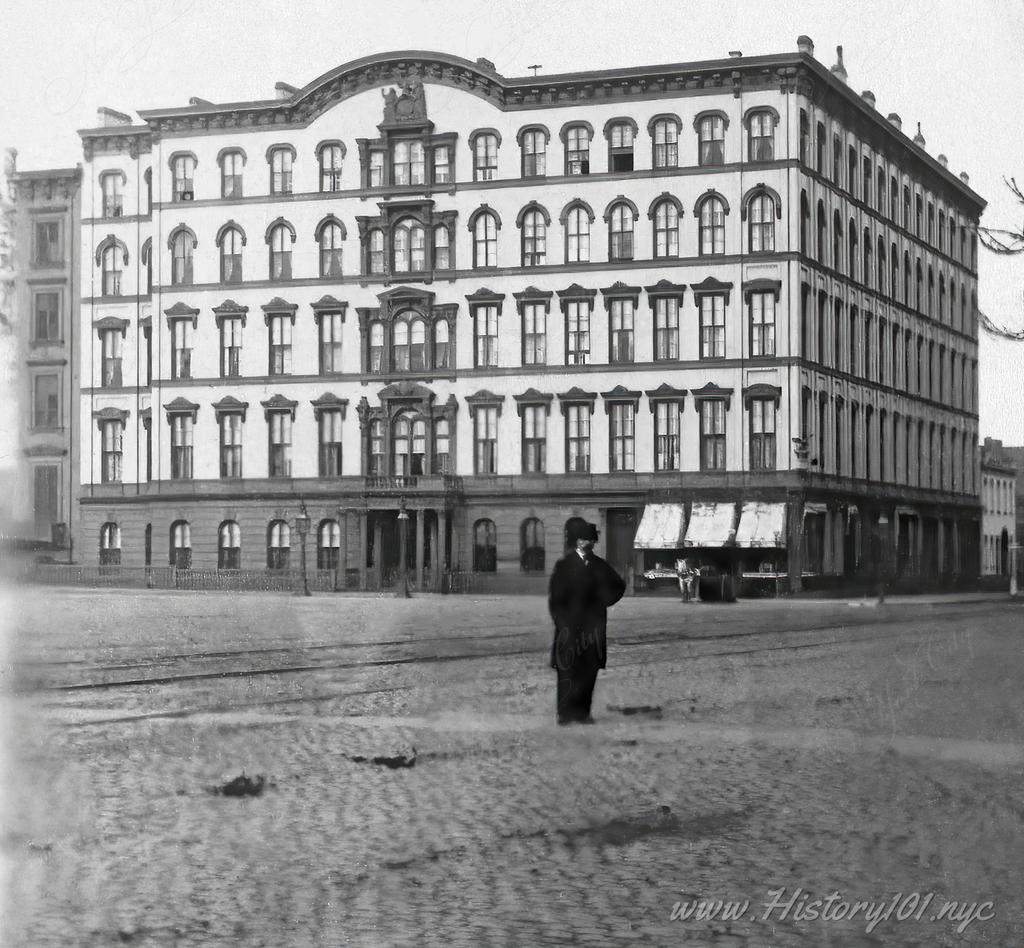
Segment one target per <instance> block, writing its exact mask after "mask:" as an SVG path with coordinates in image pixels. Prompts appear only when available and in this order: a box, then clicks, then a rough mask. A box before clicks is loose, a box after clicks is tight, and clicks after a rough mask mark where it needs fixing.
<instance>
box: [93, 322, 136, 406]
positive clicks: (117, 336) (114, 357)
mask: <svg viewBox="0 0 1024 948" xmlns="http://www.w3.org/2000/svg"><path fill="white" fill-rule="evenodd" d="M93 326H94V327H95V329H96V332H97V333H98V335H99V340H100V388H120V387H121V385H122V384H123V382H122V376H121V345H122V340H123V339H124V337H125V334H126V333H127V331H128V320H127V319H118V318H117V317H116V316H104V317H103V319H98V320H96V322H95V323H93Z"/></svg>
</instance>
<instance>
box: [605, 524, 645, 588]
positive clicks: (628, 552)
mask: <svg viewBox="0 0 1024 948" xmlns="http://www.w3.org/2000/svg"><path fill="white" fill-rule="evenodd" d="M607 523H608V526H607V530H608V535H607V536H606V537H605V538H604V541H605V554H606V555H605V559H606V560H607V561H608V563H609V564H610V565H611V567H612V569H614V570H615V572H616V573H618V574H619V575H620V576H621V577H622V578H623V579H625V580H626V581H627V584H628V582H629V576H630V573H631V572H632V568H633V539H634V538H635V537H636V528H637V524H638V520H637V513H636V511H635V510H634V509H633V508H632V507H623V508H614V507H612V508H609V509H608V517H607Z"/></svg>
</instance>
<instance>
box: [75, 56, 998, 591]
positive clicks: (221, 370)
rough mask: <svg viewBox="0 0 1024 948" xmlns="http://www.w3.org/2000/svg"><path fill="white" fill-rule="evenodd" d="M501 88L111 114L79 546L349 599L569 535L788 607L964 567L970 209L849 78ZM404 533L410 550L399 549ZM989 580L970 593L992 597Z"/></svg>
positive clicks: (90, 256) (421, 69)
mask: <svg viewBox="0 0 1024 948" xmlns="http://www.w3.org/2000/svg"><path fill="white" fill-rule="evenodd" d="M799 45H800V49H799V51H797V52H793V53H784V54H778V55H769V56H756V57H745V56H744V57H741V56H739V55H731V56H730V57H729V58H727V59H720V60H713V61H709V62H700V63H686V64H675V65H668V66H641V67H632V68H627V69H616V70H604V71H598V72H587V73H574V74H565V75H542V76H536V77H526V78H517V79H509V78H505V77H503V76H501V75H499V74H498V73H497V72H496V70H495V68H494V66H493V65H492V64H491V63H489V62H487V61H486V60H478V61H477V62H475V63H474V62H469V61H467V60H463V59H459V58H457V57H453V56H448V55H444V54H435V53H413V52H399V53H383V54H379V55H374V56H369V57H366V58H365V59H361V60H358V61H356V62H352V63H348V64H346V65H344V66H341V67H339V68H337V69H335V70H332V71H331V72H329V73H327V74H326V75H324V76H321V77H319V78H318V79H315V80H314V81H312V82H310V83H309V84H308V85H306V86H305V87H303V88H302V89H295V88H293V87H291V86H287V85H286V84H284V83H280V84H279V85H278V96H277V98H276V99H272V100H267V101H258V102H241V103H227V104H212V103H209V102H206V101H203V100H198V99H193V100H192V101H191V103H190V104H189V105H187V106H183V107H176V108H167V109H155V110H149V111H145V112H141V113H140V115H141V119H142V123H141V124H132V123H131V120H130V119H129V118H128V117H127V116H123V115H120V114H118V113H114V112H111V111H110V110H103V112H102V116H103V125H102V126H101V127H98V128H95V129H89V130H85V131H83V132H82V133H81V135H82V139H83V143H84V152H85V165H84V172H83V174H84V185H83V222H82V247H83V252H82V274H81V276H82V285H83V287H84V288H85V289H83V301H82V306H81V330H82V338H83V345H82V347H81V355H82V363H81V373H82V379H83V382H82V384H83V395H84V397H83V399H82V402H81V413H82V416H81V419H80V426H81V431H82V432H83V443H82V451H81V458H82V462H81V480H82V483H83V491H82V512H83V540H82V545H81V546H82V548H89V549H91V551H92V555H93V556H94V557H95V558H96V559H98V560H100V561H102V562H108V563H109V562H117V561H120V562H121V563H124V564H139V565H141V564H144V563H145V564H154V565H159V564H167V563H169V562H170V563H176V564H177V565H179V566H185V565H192V566H193V567H200V566H202V567H211V568H212V567H219V568H222V569H226V568H242V569H262V568H267V567H269V568H281V567H284V566H292V567H294V566H295V565H296V563H297V555H298V554H297V550H298V543H297V539H296V537H295V536H294V532H295V521H296V517H297V515H299V514H300V513H301V512H302V511H306V512H307V513H308V516H309V517H310V518H311V519H312V523H313V526H312V531H311V553H310V565H311V566H313V565H314V564H313V557H314V556H315V557H316V564H317V565H319V566H320V567H322V568H324V569H330V570H334V569H336V568H338V565H339V562H340V564H341V567H342V569H341V571H340V574H339V581H340V582H346V581H347V582H349V583H350V584H355V583H357V582H362V583H364V584H373V583H376V582H380V581H385V582H386V581H387V579H388V577H389V576H390V575H391V574H392V573H393V572H394V568H395V566H396V564H397V561H398V549H399V547H400V545H401V544H400V542H399V536H400V535H399V528H400V526H401V525H402V524H406V525H407V531H408V532H407V534H406V536H407V551H408V552H407V556H408V564H409V566H410V568H411V570H413V572H412V575H413V578H414V582H415V583H416V584H420V583H426V584H430V583H436V582H438V579H439V575H440V571H441V569H442V568H443V567H448V568H452V569H463V570H470V569H472V570H476V571H478V572H487V573H489V572H494V573H497V574H498V575H499V577H505V578H508V579H511V578H512V577H521V576H526V577H529V576H533V575H536V576H542V575H543V574H544V571H545V570H549V569H550V566H551V565H552V563H553V561H554V559H555V558H556V557H557V556H558V555H560V553H561V551H562V544H563V525H564V523H565V520H566V519H567V518H568V517H569V516H571V515H573V514H582V515H583V516H586V517H587V518H588V519H591V520H594V521H597V522H599V524H600V525H601V528H602V531H603V537H602V543H603V544H604V549H605V552H606V553H607V555H608V557H609V558H610V560H611V561H612V562H613V563H614V564H615V565H616V566H618V567H619V568H620V569H622V570H627V571H632V572H633V573H634V575H637V576H638V575H639V574H640V573H642V572H643V570H644V569H645V568H649V567H651V566H653V565H655V563H657V562H659V561H666V562H667V561H669V560H671V559H672V557H673V555H674V553H673V551H674V550H678V549H679V548H685V549H688V550H689V551H690V552H691V554H692V555H694V556H696V557H697V558H699V559H703V560H704V561H705V562H706V563H709V564H711V563H713V564H715V565H717V566H719V567H720V568H722V569H729V570H732V571H734V572H754V571H758V570H763V571H765V572H778V573H783V574H786V575H788V577H789V583H790V585H791V586H792V587H793V588H799V587H800V585H801V584H802V583H804V582H828V581H834V580H829V579H828V577H842V576H847V577H851V576H854V575H856V574H857V573H859V572H866V571H867V570H868V568H869V564H867V562H866V559H867V557H868V555H869V550H871V549H872V546H871V542H870V541H871V538H872V537H875V538H876V540H875V543H876V549H877V543H878V539H877V538H878V537H880V538H881V541H882V547H881V549H883V550H884V551H886V555H889V556H891V560H892V563H893V564H894V565H895V568H897V569H898V570H900V571H901V572H902V573H905V574H915V575H916V574H921V575H924V576H930V577H934V578H935V579H936V580H937V579H938V577H939V576H940V574H947V575H953V574H956V573H958V572H967V573H970V572H971V570H972V566H971V565H970V564H971V562H972V561H976V557H977V549H976V547H977V536H978V529H977V526H978V516H979V509H978V501H977V486H976V484H975V483H974V471H975V468H976V464H975V458H974V450H975V449H974V446H975V445H976V441H977V395H976V391H977V382H976V367H977V344H976V340H977V328H976V326H977V323H976V320H975V299H976V279H977V278H976V262H975V246H976V243H975V226H976V224H977V221H978V217H979V214H980V213H981V210H982V208H983V206H984V202H983V201H982V200H981V199H980V198H979V197H978V196H977V195H976V194H975V193H974V192H973V191H972V190H971V189H970V187H969V186H968V184H967V181H966V176H961V177H957V176H955V175H954V174H952V173H951V172H950V171H949V170H948V169H947V167H946V162H945V159H944V158H942V157H941V156H940V157H939V158H938V159H935V158H932V157H931V156H929V155H928V153H927V152H926V151H925V149H924V141H923V139H922V138H921V137H920V134H918V136H917V137H916V138H915V139H914V140H911V139H910V138H908V137H907V136H906V135H904V134H903V132H902V131H901V129H900V122H899V119H898V118H897V117H896V116H894V115H890V116H889V118H885V117H883V116H882V115H881V114H880V113H879V112H878V111H876V109H875V106H874V98H873V96H871V94H870V93H864V94H863V95H858V94H856V93H854V92H853V91H851V89H850V88H849V87H848V86H847V84H846V81H845V71H844V70H843V67H842V64H841V63H839V64H837V66H835V67H833V68H832V69H831V70H830V69H828V68H825V67H823V66H822V65H821V64H820V63H819V62H817V61H816V60H815V59H814V57H813V47H812V46H811V44H810V41H809V40H807V39H806V37H801V39H800V44H799ZM403 510H404V511H406V512H407V516H408V519H407V520H406V519H405V517H402V516H400V513H401V512H402V511H403ZM975 572H976V569H975Z"/></svg>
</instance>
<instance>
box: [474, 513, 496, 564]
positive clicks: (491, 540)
mask: <svg viewBox="0 0 1024 948" xmlns="http://www.w3.org/2000/svg"><path fill="white" fill-rule="evenodd" d="M497 569H498V533H497V531H496V530H495V528H494V521H493V520H478V521H477V522H476V523H475V524H474V525H473V570H474V572H477V573H494V572H496V571H497Z"/></svg>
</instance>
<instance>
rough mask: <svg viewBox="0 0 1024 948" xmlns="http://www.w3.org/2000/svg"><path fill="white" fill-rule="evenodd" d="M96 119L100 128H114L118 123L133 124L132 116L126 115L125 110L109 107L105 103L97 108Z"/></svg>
mask: <svg viewBox="0 0 1024 948" xmlns="http://www.w3.org/2000/svg"><path fill="white" fill-rule="evenodd" d="M96 120H97V121H98V122H99V126H100V128H113V127H115V126H117V125H131V124H132V117H131V116H130V115H125V114H124V112H118V111H117V110H116V109H108V108H107V107H106V106H105V105H101V106H100V107H99V108H98V109H97V110H96Z"/></svg>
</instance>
